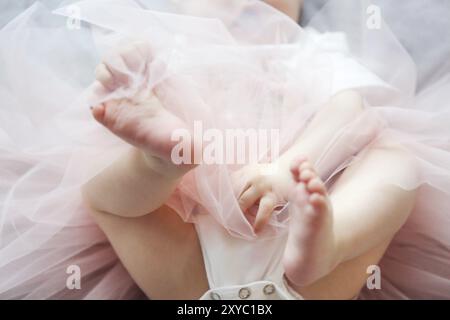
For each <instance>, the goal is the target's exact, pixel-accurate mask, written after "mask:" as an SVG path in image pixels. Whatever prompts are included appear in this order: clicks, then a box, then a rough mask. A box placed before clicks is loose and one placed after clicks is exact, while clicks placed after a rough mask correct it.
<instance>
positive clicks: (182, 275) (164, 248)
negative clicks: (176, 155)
mask: <svg viewBox="0 0 450 320" xmlns="http://www.w3.org/2000/svg"><path fill="white" fill-rule="evenodd" d="M147 49H148V48H147V47H146V46H144V47H143V46H142V45H141V44H140V45H138V46H132V47H131V48H125V50H123V51H121V52H118V54H117V57H115V59H117V60H122V61H123V64H125V65H127V66H128V67H129V68H130V69H135V68H137V67H138V66H139V65H140V61H141V60H142V59H150V58H149V57H148V56H147V54H146V53H145V52H146V50H147ZM138 69H142V70H141V71H144V70H145V68H138ZM135 70H136V72H137V71H138V70H137V69H135ZM125 81H126V79H124V78H123V75H122V74H121V73H120V72H117V71H115V70H114V68H113V66H109V65H107V64H101V65H100V66H99V67H98V69H97V85H98V87H99V89H98V90H103V91H108V90H115V89H116V87H119V86H120V85H121V83H123V82H125ZM163 89H165V88H161V90H155V92H152V93H149V94H147V95H145V94H144V95H142V96H141V99H138V100H137V101H109V102H106V103H104V104H102V105H99V106H95V107H94V108H93V109H92V112H93V116H94V117H95V119H96V120H97V121H98V122H99V123H100V124H102V125H103V126H105V127H106V128H107V129H108V130H110V131H111V132H112V133H113V134H115V135H117V136H118V137H120V138H121V139H123V140H124V141H126V142H128V143H129V144H131V145H132V146H133V147H130V151H129V152H128V153H126V154H124V155H123V156H122V157H120V158H119V159H118V160H116V161H115V162H114V163H113V164H112V165H111V166H110V167H108V168H107V169H105V170H104V171H103V172H101V173H99V174H98V175H97V176H95V177H94V178H92V179H91V180H90V181H89V182H88V183H87V184H86V185H84V186H83V188H82V193H83V197H84V200H85V202H86V204H87V205H88V206H89V207H90V211H91V213H92V216H93V217H94V219H95V221H96V222H97V224H98V225H99V226H100V228H101V229H102V230H103V231H104V232H105V234H106V236H107V237H108V239H109V241H110V242H111V244H112V246H113V248H114V249H115V251H116V253H117V254H118V256H119V258H120V260H121V261H122V263H123V264H124V266H125V267H126V268H127V270H128V271H129V273H130V274H131V276H132V277H133V279H134V280H135V281H136V283H137V284H138V285H139V286H140V287H141V288H142V290H143V291H144V292H145V293H146V294H147V295H148V296H149V297H150V298H155V299H195V298H199V297H200V296H201V294H202V293H203V292H205V291H206V290H207V289H208V282H207V280H206V273H205V270H204V265H203V258H202V253H201V250H200V245H199V242H198V239H197V235H196V232H195V229H194V227H193V225H192V224H188V223H184V222H183V221H182V220H181V219H180V217H179V216H178V215H177V214H176V213H174V212H173V211H171V210H170V209H169V208H167V207H166V206H163V204H164V203H165V202H166V200H167V198H168V197H169V196H170V194H171V193H172V191H173V190H174V189H175V187H176V185H177V183H178V182H179V180H180V179H181V178H182V176H183V175H184V174H185V173H186V172H187V171H189V170H190V169H192V168H193V167H194V166H193V165H190V164H186V165H184V164H181V165H175V164H174V163H173V162H172V161H171V158H170V151H171V148H172V145H173V142H172V141H171V139H170V138H171V131H172V130H173V129H175V128H180V127H184V126H185V124H184V123H183V121H181V120H180V119H179V118H177V117H176V116H175V115H173V114H171V113H170V112H169V111H167V110H166V108H165V106H164V105H163V104H162V103H161V102H160V100H159V98H160V94H161V91H164V90H163Z"/></svg>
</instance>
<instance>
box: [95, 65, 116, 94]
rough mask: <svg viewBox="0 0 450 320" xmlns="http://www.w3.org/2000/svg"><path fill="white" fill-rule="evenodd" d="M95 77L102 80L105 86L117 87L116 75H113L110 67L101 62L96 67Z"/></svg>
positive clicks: (99, 80) (111, 88) (108, 87)
mask: <svg viewBox="0 0 450 320" xmlns="http://www.w3.org/2000/svg"><path fill="white" fill-rule="evenodd" d="M95 78H96V79H97V81H98V82H100V83H101V84H102V85H103V86H104V87H105V88H107V89H109V90H113V89H114V87H115V81H114V76H113V75H112V73H111V71H110V70H109V68H108V67H107V66H106V65H105V64H104V63H101V64H99V65H98V66H97V68H96V69H95Z"/></svg>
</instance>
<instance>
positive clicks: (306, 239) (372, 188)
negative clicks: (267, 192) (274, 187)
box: [284, 142, 415, 287]
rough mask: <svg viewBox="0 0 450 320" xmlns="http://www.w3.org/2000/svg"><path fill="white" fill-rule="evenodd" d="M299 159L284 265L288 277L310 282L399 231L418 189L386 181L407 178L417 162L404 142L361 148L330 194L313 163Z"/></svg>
mask: <svg viewBox="0 0 450 320" xmlns="http://www.w3.org/2000/svg"><path fill="white" fill-rule="evenodd" d="M298 162H299V163H294V165H293V168H292V172H293V175H294V177H295V179H296V180H297V182H298V186H297V187H296V190H295V191H294V194H293V195H292V197H291V203H292V215H293V216H292V220H291V225H290V234H289V239H288V243H287V246H286V250H285V256H284V266H285V271H286V276H287V277H288V279H289V280H290V281H291V282H292V283H294V284H295V285H296V286H298V287H305V286H308V285H310V284H312V283H313V282H315V281H317V280H318V279H320V278H322V277H324V276H325V275H327V274H329V273H330V272H331V271H332V270H334V269H335V268H336V267H337V266H338V265H340V264H342V263H345V262H346V261H349V260H351V259H354V258H357V257H360V256H361V255H363V254H365V253H367V252H369V251H370V250H372V249H373V248H376V247H377V246H380V245H382V244H383V243H385V242H386V241H388V240H390V239H391V238H392V237H393V236H394V234H395V233H396V232H397V231H398V230H399V229H400V227H401V226H402V225H403V224H404V222H405V221H406V219H407V218H408V216H409V214H410V212H411V210H412V208H413V206H414V202H415V191H414V190H411V191H407V190H404V189H402V188H400V187H397V186H394V185H393V184H391V183H388V182H387V181H388V180H389V181H392V182H394V183H395V182H398V183H401V182H403V181H408V179H410V178H411V175H414V174H415V168H414V164H413V162H412V159H411V158H410V156H409V155H408V153H407V152H406V151H404V150H403V149H402V148H401V146H399V145H395V144H390V143H388V142H380V143H377V144H376V145H375V146H372V147H370V148H368V149H366V150H365V151H364V152H362V153H361V154H360V159H359V160H358V161H356V162H355V163H354V164H353V165H352V166H350V167H349V168H348V169H347V170H345V171H344V173H343V174H342V176H341V177H340V178H339V179H338V181H337V182H336V185H335V188H334V189H333V192H332V194H331V195H330V196H328V195H327V193H326V191H325V188H324V186H323V183H322V182H321V180H320V179H319V178H318V176H317V174H316V173H315V172H314V169H313V168H312V166H311V165H310V164H309V163H308V162H307V161H304V160H301V159H300V160H299V161H298Z"/></svg>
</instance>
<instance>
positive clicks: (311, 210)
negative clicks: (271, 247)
mask: <svg viewBox="0 0 450 320" xmlns="http://www.w3.org/2000/svg"><path fill="white" fill-rule="evenodd" d="M291 173H292V176H293V178H294V180H295V181H296V183H297V185H296V187H295V189H294V190H293V192H292V194H291V196H290V199H289V203H290V207H289V210H290V214H291V220H290V222H289V235H288V241H287V244H286V249H285V252H284V257H283V264H284V269H285V275H286V277H287V278H288V279H289V280H290V281H291V282H292V283H294V284H295V285H298V286H306V285H309V284H311V283H313V282H315V281H316V280H318V279H320V278H321V277H323V276H325V275H326V274H328V273H329V272H330V271H331V270H333V269H334V268H335V267H336V266H337V259H335V249H334V238H333V216H332V207H331V203H330V200H329V198H328V195H327V193H326V189H325V186H324V184H323V182H322V181H321V179H320V178H319V177H318V175H317V173H316V172H315V171H314V169H313V167H312V165H311V163H310V162H308V161H307V160H305V159H304V158H299V159H298V160H296V161H294V162H293V164H292V167H291Z"/></svg>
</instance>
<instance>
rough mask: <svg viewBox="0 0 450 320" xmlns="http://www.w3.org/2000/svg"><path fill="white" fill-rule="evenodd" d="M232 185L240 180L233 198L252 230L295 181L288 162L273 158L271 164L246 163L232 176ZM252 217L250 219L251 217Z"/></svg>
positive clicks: (264, 221)
mask: <svg viewBox="0 0 450 320" xmlns="http://www.w3.org/2000/svg"><path fill="white" fill-rule="evenodd" d="M232 180H233V184H234V186H235V189H236V188H238V187H239V186H240V182H244V188H243V189H241V190H239V191H240V194H239V195H238V197H237V199H238V202H239V206H240V208H241V210H242V212H244V214H246V216H247V217H248V218H251V219H249V220H252V221H250V222H251V223H253V228H254V231H255V232H256V233H258V232H259V231H260V230H261V229H262V228H263V226H264V225H266V224H267V222H268V221H269V219H270V217H271V215H272V213H273V212H274V211H275V210H276V209H277V208H281V207H282V206H283V205H284V204H286V203H287V195H288V190H290V189H292V188H293V187H294V186H295V184H294V181H293V180H292V177H291V174H290V171H289V166H284V165H283V163H281V162H279V161H275V162H274V163H272V164H250V165H247V166H245V167H243V168H242V169H240V170H239V171H237V172H235V173H234V174H233V176H232ZM253 220H254V221H253Z"/></svg>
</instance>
